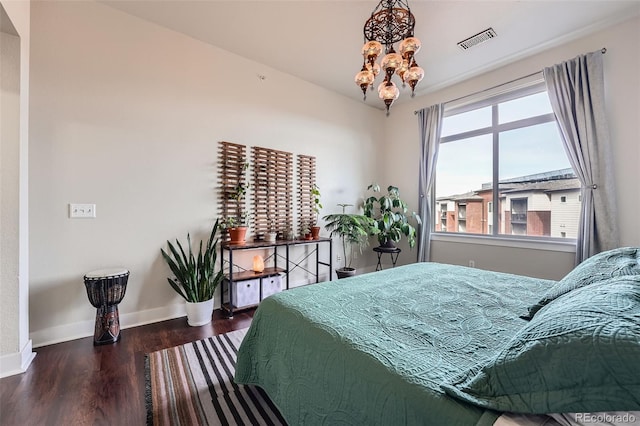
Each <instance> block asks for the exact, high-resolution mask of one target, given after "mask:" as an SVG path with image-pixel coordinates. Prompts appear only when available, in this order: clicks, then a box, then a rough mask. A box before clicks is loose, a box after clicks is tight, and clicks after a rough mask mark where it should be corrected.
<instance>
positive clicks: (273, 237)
mask: <svg viewBox="0 0 640 426" xmlns="http://www.w3.org/2000/svg"><path fill="white" fill-rule="evenodd" d="M276 238H278V233H277V232H267V233H266V234H264V240H265V241H269V242H271V241H275V240H276Z"/></svg>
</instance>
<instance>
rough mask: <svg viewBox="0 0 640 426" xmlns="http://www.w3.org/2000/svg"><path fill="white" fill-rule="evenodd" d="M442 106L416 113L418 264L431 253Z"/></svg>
mask: <svg viewBox="0 0 640 426" xmlns="http://www.w3.org/2000/svg"><path fill="white" fill-rule="evenodd" d="M443 110H444V107H443V104H437V105H432V106H430V107H428V108H423V109H421V110H420V111H418V124H419V127H420V173H419V179H420V181H419V197H420V199H419V200H418V202H419V206H418V207H419V210H418V212H419V214H420V218H421V219H422V225H420V227H419V235H418V262H428V261H429V258H430V251H431V224H432V222H433V219H432V217H431V211H432V205H431V196H430V191H431V187H432V186H433V180H434V176H435V173H436V161H437V160H438V142H439V140H440V129H441V127H442V113H443Z"/></svg>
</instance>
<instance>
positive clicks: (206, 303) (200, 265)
mask: <svg viewBox="0 0 640 426" xmlns="http://www.w3.org/2000/svg"><path fill="white" fill-rule="evenodd" d="M217 232H218V221H217V220H216V223H215V225H214V226H213V229H212V230H211V235H210V236H209V240H208V241H207V245H206V247H205V249H204V251H203V248H202V241H200V249H199V251H198V255H197V256H194V254H193V251H192V249H191V236H190V235H189V234H187V246H188V251H187V252H186V253H185V251H184V249H183V247H182V244H180V241H178V240H177V239H176V246H177V248H176V246H174V245H173V244H171V242H169V241H167V245H168V246H169V250H168V252H165V251H164V249H160V252H161V253H162V257H163V258H164V260H165V261H166V262H167V265H169V268H170V269H171V272H172V273H173V275H174V277H173V278H167V280H168V281H169V285H170V286H171V288H173V289H174V290H175V292H176V293H178V294H179V295H180V296H181V297H183V298H184V300H185V301H186V304H187V322H188V324H189V325H190V326H200V325H205V324H208V323H210V322H211V318H212V314H213V294H214V292H215V290H216V288H217V287H218V284H220V282H221V281H222V278H223V274H222V270H218V271H217V270H216V266H217V265H218V263H217V262H216V259H217V256H218V238H217V235H216V234H217Z"/></svg>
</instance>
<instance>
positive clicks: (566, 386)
mask: <svg viewBox="0 0 640 426" xmlns="http://www.w3.org/2000/svg"><path fill="white" fill-rule="evenodd" d="M639 252H640V249H639V248H623V249H617V250H615V251H612V252H607V253H601V254H600V255H598V256H594V257H593V258H591V259H589V260H588V261H585V262H583V264H581V266H579V267H578V268H576V269H575V270H574V271H572V272H571V273H570V274H569V275H567V277H565V278H563V280H561V281H557V282H556V281H549V280H542V279H535V278H529V277H524V276H517V275H511V274H504V273H497V272H490V271H483V270H480V269H473V268H466V267H462V266H454V265H445V264H438V263H416V264H412V265H406V266H402V267H397V268H394V269H388V270H384V271H380V272H375V273H370V274H364V275H361V276H357V277H353V278H348V279H343V280H338V281H332V282H328V283H322V284H316V285H313V286H307V287H302V288H298V289H294V290H290V291H287V292H283V293H280V294H277V295H274V296H271V297H269V298H267V299H265V300H264V301H262V302H261V304H260V306H259V308H258V309H257V311H256V313H255V315H254V318H253V321H252V324H251V327H250V329H249V331H248V333H247V336H246V337H245V339H244V341H243V343H242V345H241V347H240V350H239V352H238V361H237V365H236V375H235V379H236V382H238V383H242V384H255V385H258V386H260V387H261V388H263V389H264V390H265V391H266V393H267V394H268V395H269V397H270V398H271V399H272V401H273V402H274V403H275V404H276V405H277V406H278V408H279V409H280V411H281V413H282V414H283V416H284V417H285V419H286V420H287V422H288V423H289V424H291V425H302V424H304V425H316V424H325V425H336V424H344V425H395V424H405V425H423V424H435V425H440V424H447V425H493V424H494V423H496V421H497V420H498V419H499V418H500V416H501V414H502V413H503V412H514V413H525V414H543V413H559V412H586V411H589V412H594V411H615V412H621V411H627V412H631V411H633V412H636V411H638V410H640V361H639V360H640V264H639V260H640V254H639Z"/></svg>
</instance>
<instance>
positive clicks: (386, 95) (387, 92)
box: [378, 81, 400, 116]
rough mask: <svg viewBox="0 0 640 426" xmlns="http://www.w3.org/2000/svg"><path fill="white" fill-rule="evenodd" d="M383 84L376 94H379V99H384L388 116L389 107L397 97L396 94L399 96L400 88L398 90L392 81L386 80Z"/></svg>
mask: <svg viewBox="0 0 640 426" xmlns="http://www.w3.org/2000/svg"><path fill="white" fill-rule="evenodd" d="M383 84H384V86H382V88H381V89H380V91H379V92H378V96H380V99H382V100H383V101H384V105H385V107H386V109H387V116H389V107H391V104H393V101H395V100H396V99H398V96H400V90H398V87H397V86H396V85H395V83H394V82H392V81H387V82H385V83H383Z"/></svg>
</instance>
